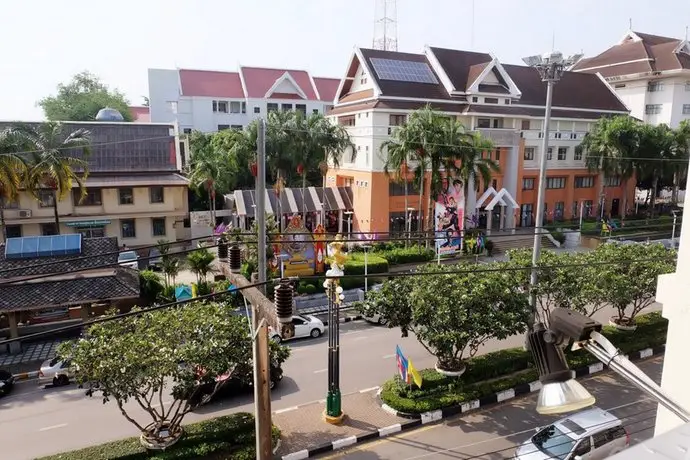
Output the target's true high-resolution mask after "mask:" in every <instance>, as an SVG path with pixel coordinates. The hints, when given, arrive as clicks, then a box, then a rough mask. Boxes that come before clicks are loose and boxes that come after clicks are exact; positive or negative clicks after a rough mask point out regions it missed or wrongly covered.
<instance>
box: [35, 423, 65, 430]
mask: <svg viewBox="0 0 690 460" xmlns="http://www.w3.org/2000/svg"><path fill="white" fill-rule="evenodd" d="M65 426H67V424H66V423H61V424H59V425H52V426H46V427H43V428H41V429H39V430H38V431H48V430H55V429H57V428H62V427H65Z"/></svg>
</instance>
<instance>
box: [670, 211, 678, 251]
mask: <svg viewBox="0 0 690 460" xmlns="http://www.w3.org/2000/svg"><path fill="white" fill-rule="evenodd" d="M671 212H672V213H673V230H672V231H671V247H672V248H674V249H675V247H676V221H677V219H678V211H671Z"/></svg>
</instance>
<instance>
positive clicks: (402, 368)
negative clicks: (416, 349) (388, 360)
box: [395, 345, 409, 383]
mask: <svg viewBox="0 0 690 460" xmlns="http://www.w3.org/2000/svg"><path fill="white" fill-rule="evenodd" d="M395 360H396V361H397V364H398V373H399V374H400V379H401V380H402V381H403V382H405V383H409V382H408V380H407V379H408V375H407V359H406V358H405V355H403V352H402V350H401V349H400V345H396V346H395Z"/></svg>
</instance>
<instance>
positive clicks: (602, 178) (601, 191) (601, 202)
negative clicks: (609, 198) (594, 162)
mask: <svg viewBox="0 0 690 460" xmlns="http://www.w3.org/2000/svg"><path fill="white" fill-rule="evenodd" d="M605 180H606V176H605V174H604V171H601V172H600V173H599V190H598V191H597V199H598V200H599V213H598V216H597V217H602V218H603V216H604V206H605V205H604V199H603V198H602V197H603V195H604V181H605Z"/></svg>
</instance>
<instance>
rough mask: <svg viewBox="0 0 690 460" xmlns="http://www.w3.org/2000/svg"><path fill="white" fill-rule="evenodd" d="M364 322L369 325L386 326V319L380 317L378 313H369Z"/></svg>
mask: <svg viewBox="0 0 690 460" xmlns="http://www.w3.org/2000/svg"><path fill="white" fill-rule="evenodd" d="M364 320H365V321H368V322H370V323H376V324H379V325H381V326H385V325H386V324H388V318H386V317H384V316H382V315H381V314H380V313H371V314H369V315H365V316H364Z"/></svg>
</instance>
